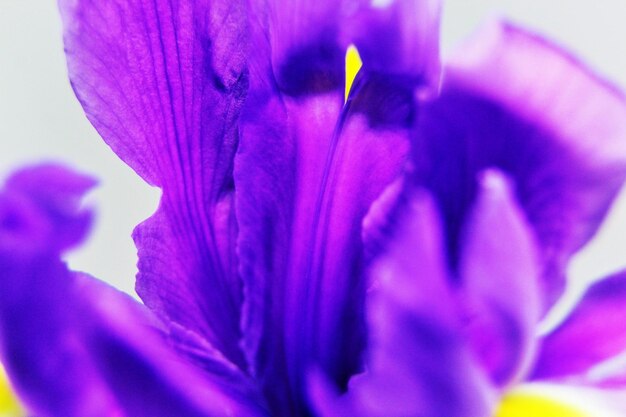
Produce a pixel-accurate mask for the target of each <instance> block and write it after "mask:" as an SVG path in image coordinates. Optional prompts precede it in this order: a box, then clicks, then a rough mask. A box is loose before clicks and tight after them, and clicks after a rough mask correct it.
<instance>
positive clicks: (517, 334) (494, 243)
mask: <svg viewBox="0 0 626 417" xmlns="http://www.w3.org/2000/svg"><path fill="white" fill-rule="evenodd" d="M479 187H480V188H479V194H478V197H477V199H476V202H475V203H474V206H473V208H472V210H471V213H470V215H469V216H468V218H467V224H466V225H465V226H464V227H463V234H462V236H463V239H462V246H461V248H462V249H461V254H460V256H461V261H460V267H459V273H460V276H461V279H462V283H461V284H462V288H463V291H462V298H463V300H462V302H463V307H464V310H465V311H464V314H465V320H466V332H465V334H466V336H467V337H468V339H469V341H470V343H471V345H472V347H473V349H474V352H475V353H476V355H477V356H478V357H479V359H480V361H481V364H482V367H483V369H485V370H486V372H487V373H488V374H489V375H490V377H491V378H492V381H493V382H494V383H495V384H496V385H498V386H507V385H508V384H510V383H512V382H513V383H515V382H518V381H519V380H520V379H521V378H523V377H524V376H525V375H526V373H527V372H528V368H529V366H531V365H532V363H533V360H534V356H535V351H536V347H537V346H536V345H537V341H536V328H537V324H538V323H539V319H540V317H541V314H542V306H541V302H542V299H541V295H542V293H541V291H540V272H539V267H538V262H537V256H536V255H537V254H536V253H535V252H536V249H535V241H534V238H533V236H532V233H531V230H530V226H529V225H528V223H527V221H526V219H525V218H524V214H523V212H522V209H521V208H520V207H519V206H518V204H517V203H516V201H515V199H514V197H513V195H512V194H513V192H514V188H513V187H512V186H511V184H509V183H508V180H507V179H506V178H505V177H503V176H502V174H500V173H498V172H496V171H487V172H485V173H484V174H482V178H481V179H480V183H479Z"/></svg>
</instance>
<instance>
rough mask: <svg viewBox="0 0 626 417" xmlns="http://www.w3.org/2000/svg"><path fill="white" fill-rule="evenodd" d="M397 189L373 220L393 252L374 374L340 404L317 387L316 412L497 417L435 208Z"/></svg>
mask: <svg viewBox="0 0 626 417" xmlns="http://www.w3.org/2000/svg"><path fill="white" fill-rule="evenodd" d="M395 187H396V190H391V191H388V192H387V193H386V195H385V196H384V197H383V199H381V200H380V201H379V202H378V203H377V204H376V205H375V206H374V207H373V209H372V211H371V213H370V215H369V216H368V221H369V222H370V223H372V225H371V226H372V229H371V230H373V229H378V236H377V238H378V239H379V240H380V242H381V244H384V243H386V252H384V254H382V255H381V257H380V258H379V259H378V260H377V261H376V262H375V263H374V266H373V269H372V278H373V279H374V286H373V288H372V289H371V290H370V292H369V293H368V304H367V307H368V325H369V347H368V354H367V361H366V371H365V372H364V373H363V374H361V375H358V376H356V377H354V378H353V380H352V381H351V382H350V387H349V391H348V393H347V394H346V395H345V396H343V397H339V398H335V399H333V398H332V396H331V395H329V394H328V392H327V391H326V392H325V390H324V387H323V386H322V385H320V384H319V382H318V383H317V384H315V383H314V385H313V388H312V390H313V395H314V398H315V399H316V400H317V401H316V407H317V408H318V409H319V411H320V413H321V414H322V415H324V416H336V415H342V416H343V415H345V416H359V417H361V416H367V417H375V416H376V417H383V416H385V417H394V416H398V417H399V416H429V417H431V416H432V417H439V416H441V417H444V416H445V417H457V416H458V417H461V416H463V417H470V416H476V417H479V416H486V415H490V408H491V403H490V398H489V396H490V395H491V394H492V393H491V392H490V388H489V383H488V382H487V381H486V376H485V375H484V374H483V373H482V372H481V371H480V369H479V367H478V363H477V362H475V361H474V360H473V357H472V354H471V352H470V350H469V349H468V346H467V345H466V344H465V342H464V340H463V335H462V332H461V328H460V327H459V324H460V323H459V322H458V321H457V320H456V318H457V317H456V306H455V298H454V295H453V293H452V288H451V287H449V282H450V281H449V279H448V276H447V268H446V261H445V257H444V253H443V245H442V241H441V240H442V235H441V228H440V224H439V219H438V217H437V213H436V209H435V205H434V204H433V201H432V200H431V198H430V197H429V196H428V195H427V194H426V193H425V192H423V191H421V190H416V189H414V188H413V186H411V185H408V184H396V185H395ZM394 200H395V201H394ZM390 201H394V203H395V204H393V203H392V204H390ZM390 206H391V207H390ZM383 242H384V243H383Z"/></svg>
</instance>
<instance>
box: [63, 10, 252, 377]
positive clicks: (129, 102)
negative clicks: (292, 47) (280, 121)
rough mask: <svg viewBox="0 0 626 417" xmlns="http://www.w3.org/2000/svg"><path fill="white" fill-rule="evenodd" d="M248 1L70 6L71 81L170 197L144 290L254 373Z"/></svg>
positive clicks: (147, 233) (139, 234)
mask: <svg viewBox="0 0 626 417" xmlns="http://www.w3.org/2000/svg"><path fill="white" fill-rule="evenodd" d="M243 3H244V2H243V1H208V0H194V1H183V2H180V1H173V0H157V1H153V2H149V1H140V0H105V1H93V0H60V8H61V12H62V15H63V22H64V26H65V33H64V40H65V48H66V53H67V59H68V66H69V73H70V79H71V81H72V85H73V87H74V90H75V91H76V94H77V96H78V98H79V100H80V102H81V103H82V105H83V107H84V109H85V112H86V113H87V116H88V117H89V119H90V121H91V122H92V123H93V125H94V126H95V127H96V129H97V130H98V132H99V133H100V134H101V135H102V137H103V138H104V140H105V141H106V142H107V144H108V145H109V146H111V148H112V149H113V150H114V151H115V152H116V153H117V154H118V155H119V156H120V157H121V158H122V159H123V160H124V161H125V162H126V163H128V164H129V165H130V166H131V167H132V168H133V169H135V170H136V171H137V172H138V173H139V174H140V175H141V176H142V177H143V178H144V179H145V180H146V181H147V182H149V183H150V184H152V185H155V186H158V187H160V188H162V190H163V196H162V199H161V205H160V207H159V210H158V212H157V213H156V214H155V215H154V216H153V217H152V218H151V219H150V220H148V221H147V222H146V223H144V224H143V225H141V226H140V227H138V228H137V230H136V232H135V235H134V237H135V241H136V244H137V246H138V249H139V258H140V261H139V276H138V283H137V292H138V293H139V295H140V296H141V297H142V299H143V300H144V301H145V303H146V304H147V305H148V306H149V307H151V308H152V309H153V310H155V311H156V312H157V313H159V314H162V315H164V316H166V317H168V318H169V319H171V320H173V321H175V322H177V323H179V324H181V325H184V326H186V327H187V328H189V329H192V330H194V331H196V332H197V333H199V334H202V335H203V336H204V337H205V338H207V339H208V340H210V342H211V343H212V344H214V345H215V346H216V347H217V348H218V349H220V350H221V351H222V352H224V354H225V355H227V356H228V357H229V358H230V359H231V360H233V361H235V362H236V363H238V364H240V365H242V366H243V357H242V356H241V353H240V351H239V348H238V346H237V343H238V340H239V322H240V308H241V283H240V281H239V279H238V277H237V266H236V260H235V254H234V250H235V240H236V225H235V221H234V215H233V211H232V207H231V201H232V187H233V180H232V164H233V157H234V153H235V149H236V145H237V126H236V120H237V117H238V112H239V108H240V106H241V103H242V102H243V99H244V96H245V90H246V88H247V79H246V74H245V51H246V31H245V29H246V17H245V9H244V4H243Z"/></svg>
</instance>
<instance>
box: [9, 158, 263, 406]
mask: <svg viewBox="0 0 626 417" xmlns="http://www.w3.org/2000/svg"><path fill="white" fill-rule="evenodd" d="M91 185H93V181H92V180H90V179H89V178H85V177H81V176H77V175H75V174H73V173H71V172H69V171H67V170H65V169H63V168H61V167H54V166H42V167H37V168H34V169H30V170H24V171H21V172H19V173H17V174H16V175H14V176H13V177H12V178H10V179H9V180H8V181H7V184H6V186H5V189H4V191H3V192H2V193H0V270H1V271H2V278H1V279H0V356H1V358H2V362H3V364H4V365H5V367H6V369H7V372H8V373H9V375H10V377H11V380H12V382H13V385H14V387H15V389H16V390H17V392H18V393H19V394H20V397H21V398H22V399H23V400H24V402H25V403H26V405H27V406H28V407H29V409H30V411H31V412H33V413H35V414H36V415H40V416H42V417H43V416H68V417H84V416H171V415H185V416H207V415H216V416H217V415H224V416H225V415H233V413H234V414H236V415H242V416H255V415H262V412H261V411H260V410H261V409H260V408H259V407H258V406H257V405H256V404H255V403H254V402H253V401H251V399H250V398H248V397H247V395H245V393H247V388H245V386H243V387H242V386H239V385H236V384H234V382H232V383H231V380H230V379H229V378H225V377H222V376H220V377H217V376H215V379H214V380H212V379H207V378H206V375H205V374H204V373H201V372H200V371H198V370H196V369H194V368H192V367H191V366H190V365H189V364H188V363H187V362H186V361H185V360H184V359H183V357H179V356H177V355H176V354H175V353H174V351H173V350H172V349H171V348H169V346H168V344H167V343H166V340H165V339H164V338H163V336H162V334H161V332H160V330H159V329H158V328H157V327H156V326H157V325H158V322H157V321H156V320H155V319H154V318H153V317H152V316H150V315H149V312H148V311H147V310H145V308H144V307H143V306H141V305H139V304H137V303H136V302H135V301H133V300H132V299H130V297H128V296H126V295H124V294H122V293H120V292H118V291H116V290H114V289H112V288H110V287H108V286H106V285H104V284H102V283H99V282H98V281H96V280H93V279H91V278H89V277H87V276H85V275H81V274H74V273H71V272H70V271H68V270H67V268H66V266H65V265H64V264H63V263H62V262H61V261H60V260H59V257H60V255H61V251H62V250H64V249H66V247H67V243H68V240H67V238H68V236H72V237H73V239H72V240H71V241H70V242H71V243H72V244H77V243H79V241H80V238H82V237H83V236H84V233H85V232H86V230H87V228H86V227H85V220H84V219H85V218H87V217H86V212H83V211H81V210H80V209H79V203H80V197H81V195H82V194H83V193H84V192H85V191H86V190H87V189H88V188H89V187H90V186H91ZM231 367H232V368H234V366H233V365H231Z"/></svg>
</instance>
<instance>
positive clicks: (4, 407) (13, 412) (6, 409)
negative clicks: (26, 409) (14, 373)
mask: <svg viewBox="0 0 626 417" xmlns="http://www.w3.org/2000/svg"><path fill="white" fill-rule="evenodd" d="M23 415H24V413H23V411H22V409H21V407H20V405H19V403H18V401H17V398H15V395H13V392H12V391H11V386H10V385H9V381H8V380H7V377H6V375H5V374H4V369H3V368H2V365H0V416H7V417H20V416H23Z"/></svg>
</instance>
